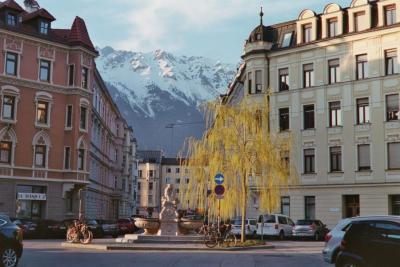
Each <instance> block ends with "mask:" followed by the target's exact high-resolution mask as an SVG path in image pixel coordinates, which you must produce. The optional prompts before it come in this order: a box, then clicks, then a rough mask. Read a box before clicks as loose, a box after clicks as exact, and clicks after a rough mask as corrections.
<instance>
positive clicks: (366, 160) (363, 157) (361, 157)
mask: <svg viewBox="0 0 400 267" xmlns="http://www.w3.org/2000/svg"><path fill="white" fill-rule="evenodd" d="M358 165H359V167H370V166H371V157H370V149H369V145H359V146H358Z"/></svg>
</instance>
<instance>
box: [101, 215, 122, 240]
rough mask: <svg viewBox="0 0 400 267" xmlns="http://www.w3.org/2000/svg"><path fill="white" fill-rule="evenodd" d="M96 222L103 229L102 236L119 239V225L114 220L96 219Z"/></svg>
mask: <svg viewBox="0 0 400 267" xmlns="http://www.w3.org/2000/svg"><path fill="white" fill-rule="evenodd" d="M96 222H97V223H98V224H99V225H100V227H101V229H102V231H103V232H102V236H112V237H113V238H116V237H118V234H119V228H118V224H117V222H115V221H112V220H103V219H96Z"/></svg>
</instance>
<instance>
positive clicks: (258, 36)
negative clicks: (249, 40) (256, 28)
mask: <svg viewBox="0 0 400 267" xmlns="http://www.w3.org/2000/svg"><path fill="white" fill-rule="evenodd" d="M256 39H257V41H261V33H257V36H256Z"/></svg>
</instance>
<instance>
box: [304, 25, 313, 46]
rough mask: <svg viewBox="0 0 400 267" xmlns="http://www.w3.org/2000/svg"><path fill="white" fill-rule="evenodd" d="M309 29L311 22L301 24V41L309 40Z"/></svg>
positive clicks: (306, 41) (310, 28)
mask: <svg viewBox="0 0 400 267" xmlns="http://www.w3.org/2000/svg"><path fill="white" fill-rule="evenodd" d="M311 30H312V26H311V23H310V24H305V25H303V43H308V42H311Z"/></svg>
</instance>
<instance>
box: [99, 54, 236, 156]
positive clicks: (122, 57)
mask: <svg viewBox="0 0 400 267" xmlns="http://www.w3.org/2000/svg"><path fill="white" fill-rule="evenodd" d="M98 50H99V52H100V56H99V58H98V59H97V61H96V64H97V68H98V69H99V71H100V73H101V75H102V77H103V79H104V81H105V82H106V84H107V86H108V88H109V90H110V93H111V95H112V96H113V98H114V100H115V102H116V103H117V105H118V106H119V108H120V110H121V112H122V113H123V114H124V116H125V118H126V120H127V121H128V123H129V124H130V125H131V126H132V127H133V129H134V132H135V135H136V137H137V139H138V144H139V147H140V148H141V149H163V150H164V151H166V152H168V154H169V155H174V154H175V153H176V152H177V151H179V149H180V148H181V147H182V145H183V142H184V140H185V139H186V138H187V137H189V136H195V137H200V136H201V135H202V134H203V131H204V124H203V123H193V124H189V125H177V126H176V127H174V129H171V128H166V127H165V126H166V125H167V124H170V123H181V122H190V123H192V122H199V121H202V120H203V115H202V113H201V112H200V111H199V109H198V107H199V104H201V103H202V102H204V101H207V100H211V99H215V98H216V97H218V95H219V94H221V93H225V92H226V89H227V87H228V84H229V82H231V80H232V78H233V77H234V74H235V66H234V65H233V64H223V63H221V62H219V61H216V60H212V59H207V58H204V57H187V56H176V55H173V54H171V53H167V52H165V51H161V50H157V51H155V52H150V53H140V52H130V51H118V50H114V49H113V48H111V47H105V48H103V49H98Z"/></svg>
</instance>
